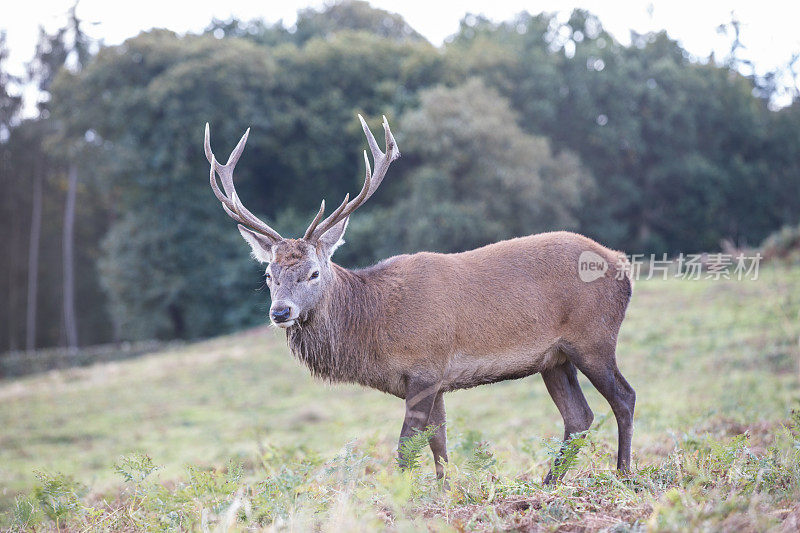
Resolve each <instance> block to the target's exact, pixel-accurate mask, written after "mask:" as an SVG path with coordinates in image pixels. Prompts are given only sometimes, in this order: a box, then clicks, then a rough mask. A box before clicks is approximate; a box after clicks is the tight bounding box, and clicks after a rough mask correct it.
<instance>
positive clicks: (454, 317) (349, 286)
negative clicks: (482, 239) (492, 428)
mask: <svg viewBox="0 0 800 533" xmlns="http://www.w3.org/2000/svg"><path fill="white" fill-rule="evenodd" d="M584 251H591V252H594V253H596V254H597V255H599V256H601V257H602V258H604V259H605V260H606V261H607V263H608V265H609V268H608V270H607V271H606V273H605V275H604V276H603V277H601V278H599V279H597V280H594V281H591V282H584V281H581V279H580V277H579V275H578V258H579V256H580V254H581V253H582V252H584ZM317 252H318V253H319V250H317ZM310 253H311V246H310V245H309V244H307V243H304V242H302V241H293V240H288V241H282V242H281V243H279V244H278V245H276V246H275V256H274V259H273V264H274V265H280V266H281V267H289V266H293V267H294V268H296V269H299V270H302V268H303V266H302V261H303V260H304V259H303V258H304V257H305V259H306V260H307V259H308V254H310ZM625 267H626V259H625V257H624V255H623V254H621V253H620V252H616V251H613V250H610V249H608V248H605V247H604V246H601V245H600V244H598V243H596V242H595V241H593V240H591V239H589V238H587V237H584V236H582V235H577V234H574V233H568V232H553V233H544V234H539V235H532V236H528V237H522V238H518V239H511V240H508V241H503V242H499V243H495V244H491V245H488V246H484V247H482V248H478V249H476V250H471V251H468V252H463V253H458V254H437V253H428V252H423V253H418V254H413V255H401V256H396V257H392V258H390V259H387V260H385V261H383V262H381V263H378V264H377V265H375V266H372V267H369V268H366V269H363V270H353V271H351V270H347V269H344V268H342V267H340V266H338V265H335V264H333V263H330V271H331V275H330V279H329V280H328V285H327V286H326V287H325V290H324V296H323V297H322V299H321V300H320V301H319V302H318V303H317V305H315V306H314V308H313V309H311V310H308V311H307V312H306V313H305V314H304V315H303V318H302V320H299V321H298V322H297V323H296V324H295V325H293V326H291V327H289V328H288V329H287V339H288V343H289V346H290V348H291V350H292V352H293V353H294V354H295V355H296V356H297V357H298V358H299V359H300V360H301V361H303V362H304V363H305V364H306V365H307V366H308V368H309V369H310V370H311V372H312V374H313V375H315V376H317V377H321V378H324V379H327V380H330V381H337V382H355V383H360V384H362V385H365V386H368V387H372V388H375V389H378V390H381V391H384V392H387V393H390V394H393V395H395V396H398V397H400V398H405V399H406V405H407V411H406V421H405V423H404V425H403V430H402V432H401V440H402V439H403V438H408V437H409V436H411V435H413V432H414V431H416V430H419V429H421V428H423V427H425V426H427V425H435V426H438V427H439V431H437V433H436V434H435V436H434V438H433V440H432V441H431V448H432V449H433V452H434V458H435V460H436V462H437V474H438V475H440V476H441V475H443V468H442V465H441V464H439V463H440V462H444V461H446V460H447V452H446V445H445V434H444V425H445V418H444V417H445V414H444V403H443V400H442V394H443V393H444V392H447V391H451V390H456V389H463V388H468V387H474V386H476V385H481V384H484V383H493V382H497V381H502V380H506V379H517V378H522V377H525V376H529V375H531V374H535V373H542V376H543V378H544V380H545V384H546V385H547V389H548V391H549V392H550V394H551V395H552V397H553V400H554V401H555V403H556V405H557V407H558V408H559V411H560V412H561V414H562V416H563V417H564V425H565V436H564V439H565V444H566V441H568V440H569V439H570V438H571V436H572V435H573V434H574V433H578V432H581V431H584V430H586V429H588V428H589V426H590V425H591V423H592V420H593V415H592V412H591V409H589V406H588V404H587V403H586V399H585V398H584V397H583V394H582V392H581V390H580V387H579V385H578V382H577V379H576V377H575V373H576V368H577V369H580V370H581V372H583V373H584V374H585V375H587V376H588V377H589V379H590V380H591V381H592V383H593V384H594V385H595V386H596V387H597V388H598V390H600V392H601V394H603V395H604V396H605V397H606V398H607V399H608V400H609V403H610V404H611V406H612V409H613V410H614V413H615V415H616V416H617V420H618V425H619V432H620V453H619V457H618V463H617V464H618V467H619V468H621V469H627V468H628V465H629V463H630V438H631V434H632V429H633V428H632V417H633V405H634V402H635V394H634V393H633V389H632V388H631V387H630V385H628V383H627V382H626V381H625V379H624V378H623V377H622V375H621V374H620V373H619V370H618V369H617V366H616V359H615V349H616V343H617V335H618V333H619V329H620V325H621V324H622V320H623V318H624V316H625V310H626V308H627V305H628V302H629V301H630V298H631V293H632V283H631V279H630V275H629V272H628V271H627V269H626V268H625ZM620 270H622V272H620ZM401 460H402V458H401ZM556 464H558V461H557V463H556ZM557 476H558V473H556V474H555V475H554V474H553V473H552V472H551V473H550V474H548V477H547V478H546V481H547V482H550V481H552V480H554V479H555V478H556V477H557Z"/></svg>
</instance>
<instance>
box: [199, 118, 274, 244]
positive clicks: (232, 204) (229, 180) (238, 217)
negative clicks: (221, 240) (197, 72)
mask: <svg viewBox="0 0 800 533" xmlns="http://www.w3.org/2000/svg"><path fill="white" fill-rule="evenodd" d="M249 134H250V128H247V131H246V132H244V135H242V138H241V139H240V140H239V144H237V145H236V148H234V149H233V152H231V155H230V157H228V162H227V163H225V164H224V165H220V164H219V162H217V159H216V158H215V157H214V153H213V152H212V151H211V134H210V132H209V127H208V123H206V135H205V142H204V146H203V147H204V148H205V152H206V159H208V162H209V163H211V190H213V191H214V196H216V197H217V199H218V200H219V201H220V202H222V208H223V209H224V210H225V212H226V213H228V215H230V217H231V218H232V219H234V220H235V221H236V222H240V223H242V224H244V225H245V226H247V227H249V228H250V229H252V230H253V231H256V232H258V233H260V234H262V235H265V236H266V237H269V238H270V239H273V240H275V241H280V240H283V238H282V237H281V236H280V234H279V233H278V232H277V231H275V230H274V229H272V228H270V227H269V226H268V225H267V224H266V223H264V222H263V221H262V220H260V219H259V218H258V217H257V216H255V215H254V214H253V213H251V212H250V211H249V210H248V209H247V208H246V207H245V206H244V205H242V202H241V201H239V196H238V195H237V194H236V188H235V187H234V186H233V169H234V168H235V167H236V163H237V162H238V161H239V157H240V156H241V155H242V152H243V151H244V145H245V144H246V143H247V136H248V135H249ZM215 172H216V175H215ZM217 175H219V179H220V180H221V181H222V188H223V189H224V190H225V193H224V194H223V193H222V191H220V190H219V185H218V184H217Z"/></svg>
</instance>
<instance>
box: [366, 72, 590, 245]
mask: <svg viewBox="0 0 800 533" xmlns="http://www.w3.org/2000/svg"><path fill="white" fill-rule="evenodd" d="M398 131H399V132H402V136H399V135H398V143H399V144H400V146H401V150H402V152H403V154H404V156H405V157H408V158H409V159H411V160H412V161H413V162H414V163H415V166H416V168H417V170H416V171H415V172H413V173H412V174H411V175H409V176H408V178H407V180H406V183H405V186H406V191H405V192H403V193H402V195H401V199H400V200H399V201H397V202H396V203H395V204H394V205H393V206H392V207H390V208H388V214H384V215H383V217H382V218H383V219H382V220H380V222H378V221H376V220H375V219H369V218H367V219H365V220H366V221H368V223H369V225H370V226H374V225H380V227H381V232H382V233H386V232H389V234H390V238H389V239H388V245H384V246H381V247H379V250H378V253H379V255H383V254H388V253H392V252H398V251H403V252H411V251H418V250H436V251H440V252H455V251H463V250H466V249H469V248H473V247H477V246H480V245H484V244H488V243H490V242H494V241H497V240H500V239H505V238H509V237H514V236H522V235H528V234H530V233H536V232H540V231H548V230H556V229H576V228H577V223H578V219H577V216H576V211H577V209H578V208H579V206H580V205H581V200H582V198H583V196H584V195H585V194H586V192H587V191H588V190H589V189H590V188H591V185H592V179H591V177H590V175H589V174H588V173H587V172H586V171H585V170H584V169H583V168H582V167H581V165H580V163H579V161H578V159H577V158H576V157H575V156H574V155H572V154H570V153H569V152H566V151H562V152H561V153H559V154H553V152H552V151H551V149H550V145H549V143H548V141H547V140H546V139H544V138H542V137H534V136H531V135H529V134H527V133H525V132H524V131H522V130H521V129H520V127H519V126H518V125H517V123H516V121H515V115H514V113H513V112H512V110H511V108H510V106H509V103H508V101H507V100H505V99H504V98H503V97H502V96H500V95H499V94H498V93H497V91H495V90H494V89H490V88H487V87H486V85H485V84H484V83H483V82H481V81H480V80H477V79H472V80H469V81H467V82H466V83H465V84H464V85H461V86H457V87H454V88H446V87H436V88H432V89H428V90H424V91H422V92H421V93H420V105H419V107H418V108H416V109H413V110H409V111H408V112H407V113H406V114H405V115H403V117H402V119H401V122H400V128H399V129H398ZM373 217H381V215H373ZM358 226H359V223H356V222H355V221H354V228H353V229H355V230H356V231H355V233H356V234H357V235H358V237H355V236H353V234H351V237H352V239H353V240H354V241H355V240H356V239H357V238H360V237H361V235H360V233H361V232H360V231H359V230H360V228H358Z"/></svg>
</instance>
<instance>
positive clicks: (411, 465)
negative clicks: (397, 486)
mask: <svg viewBox="0 0 800 533" xmlns="http://www.w3.org/2000/svg"><path fill="white" fill-rule="evenodd" d="M435 433H436V428H435V427H433V426H431V427H428V428H425V431H417V432H416V433H415V434H414V435H412V436H411V437H407V438H404V439H402V440H401V441H400V448H399V449H398V462H399V464H400V465H401V466H402V467H403V468H406V469H408V470H411V471H414V470H416V469H418V468H419V467H420V461H421V456H422V454H423V452H426V451H427V450H428V443H429V442H430V440H431V438H433V435H434V434H435Z"/></svg>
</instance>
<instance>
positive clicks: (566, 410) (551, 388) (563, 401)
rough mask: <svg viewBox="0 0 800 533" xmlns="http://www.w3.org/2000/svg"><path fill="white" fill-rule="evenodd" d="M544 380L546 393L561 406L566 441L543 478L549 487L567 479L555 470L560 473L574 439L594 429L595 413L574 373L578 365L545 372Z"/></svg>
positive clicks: (559, 407)
mask: <svg viewBox="0 0 800 533" xmlns="http://www.w3.org/2000/svg"><path fill="white" fill-rule="evenodd" d="M542 378H543V379H544V385H545V387H547V392H549V393H550V397H551V398H553V402H555V404H556V407H558V412H559V413H561V418H563V419H564V442H563V444H562V445H561V449H560V450H559V451H558V455H557V456H556V460H555V462H554V464H553V467H552V468H551V469H550V471H549V472H548V473H547V476H545V478H544V483H545V484H550V483H552V482H553V481H555V480H556V479H561V478H562V477H563V476H564V473H563V472H561V473H560V474H554V473H553V471H554V470H555V471H556V472H558V467H559V466H560V465H561V460H562V457H563V455H564V451H565V449H566V447H567V445H568V444H569V441H570V440H571V439H572V436H573V435H574V434H576V433H580V432H582V431H586V430H587V429H589V428H590V427H591V425H592V421H593V420H594V414H592V410H591V409H590V408H589V404H588V403H587V402H586V397H585V396H584V395H583V391H582V390H581V387H580V385H579V384H578V373H577V371H576V370H575V365H573V364H572V363H570V362H569V361H567V362H566V363H563V364H561V365H558V366H556V367H554V368H551V369H549V370H545V371H543V372H542Z"/></svg>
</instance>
